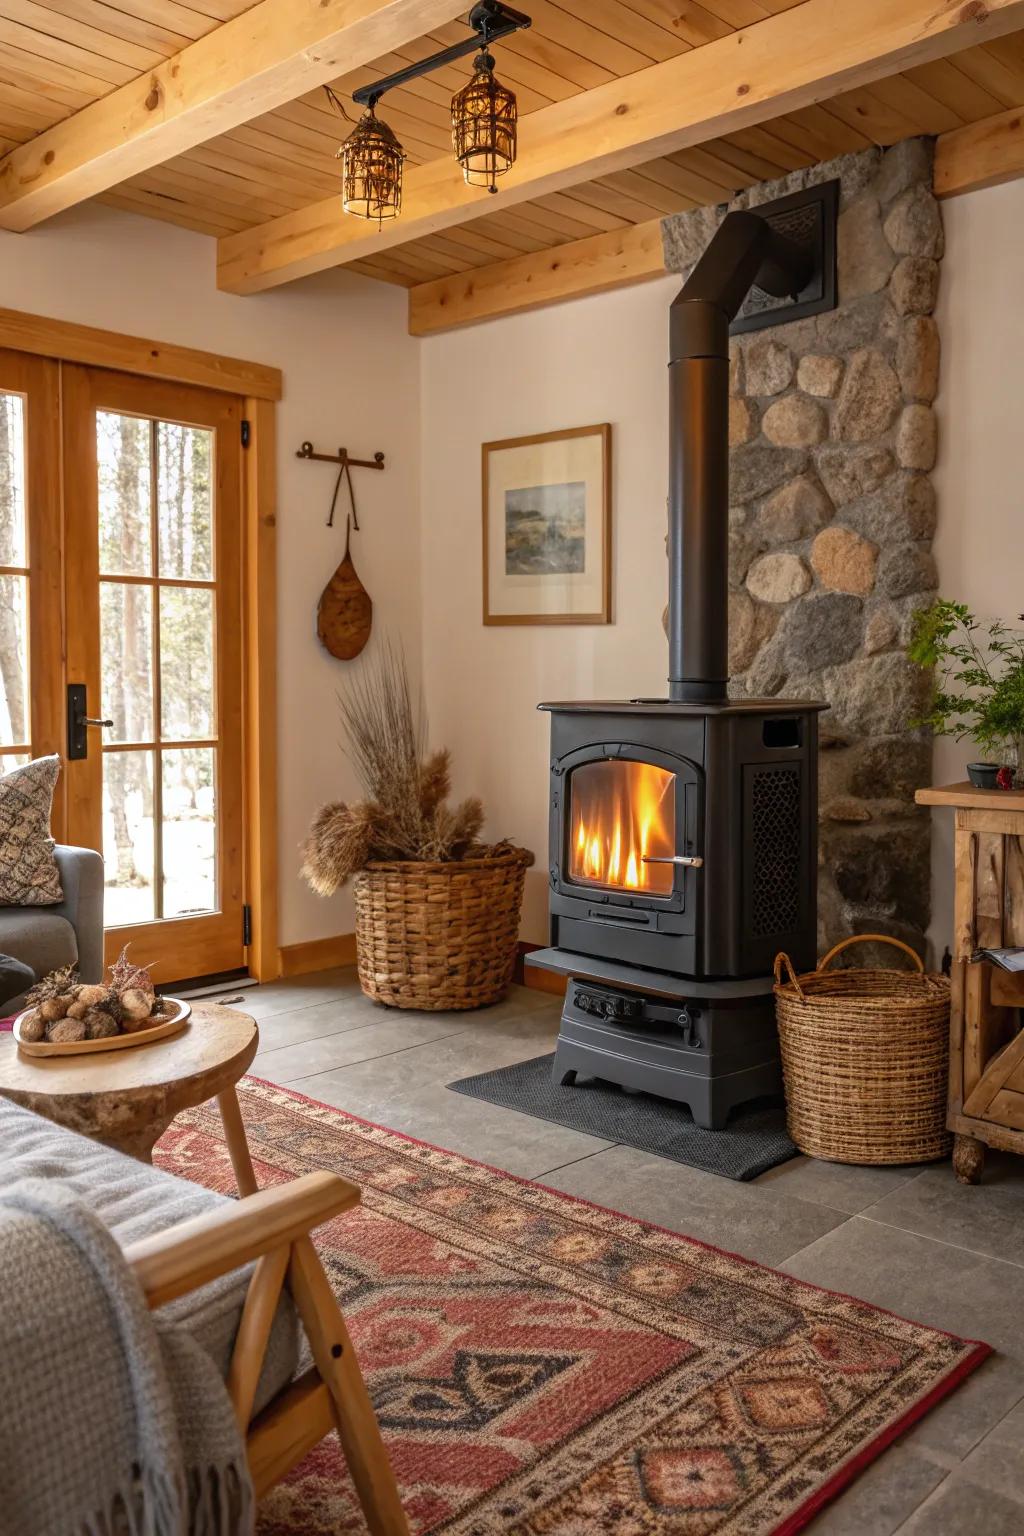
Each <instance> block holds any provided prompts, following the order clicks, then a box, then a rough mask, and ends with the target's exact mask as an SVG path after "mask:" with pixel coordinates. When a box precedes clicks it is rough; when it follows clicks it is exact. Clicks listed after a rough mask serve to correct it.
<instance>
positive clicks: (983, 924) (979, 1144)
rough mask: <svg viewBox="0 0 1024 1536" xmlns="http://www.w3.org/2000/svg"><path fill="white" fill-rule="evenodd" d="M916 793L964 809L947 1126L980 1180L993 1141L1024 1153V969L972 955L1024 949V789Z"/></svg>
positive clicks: (959, 829) (962, 1176)
mask: <svg viewBox="0 0 1024 1536" xmlns="http://www.w3.org/2000/svg"><path fill="white" fill-rule="evenodd" d="M916 798H917V802H918V804H919V805H940V806H941V805H944V806H950V807H952V808H953V811H954V813H955V827H956V832H955V845H954V869H955V912H954V925H953V926H954V938H953V975H952V981H953V999H952V1011H951V1016H950V1037H949V1100H948V1115H947V1120H946V1124H947V1126H948V1128H949V1129H950V1130H951V1131H953V1132H954V1133H955V1139H954V1142H953V1168H954V1170H955V1172H956V1176H957V1178H958V1179H959V1180H960V1182H961V1184H976V1183H977V1182H978V1180H979V1179H980V1178H981V1174H982V1169H983V1168H984V1166H985V1148H986V1147H1000V1148H1002V1149H1003V1150H1004V1151H1007V1152H1020V1153H1024V1031H1019V1032H1018V1028H1017V1025H1018V1014H1017V1009H1019V1008H1022V1007H1024V975H1011V974H1010V973H1009V972H1006V971H1001V970H999V969H998V968H997V967H996V966H993V965H990V964H989V963H988V962H987V961H981V962H980V963H975V962H974V961H973V960H972V959H971V956H972V955H973V954H974V953H975V951H976V950H979V949H993V948H998V949H1003V948H1010V947H1012V946H1015V945H1024V791H1021V790H1012V789H1007V790H1002V789H975V788H974V786H973V785H972V784H950V785H948V786H947V787H946V788H945V789H919V790H918V792H917V797H916Z"/></svg>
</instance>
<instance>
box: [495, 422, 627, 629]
mask: <svg viewBox="0 0 1024 1536" xmlns="http://www.w3.org/2000/svg"><path fill="white" fill-rule="evenodd" d="M611 456H612V429H611V427H610V426H609V425H608V424H607V423H605V424H604V425H603V426H597V427H571V428H570V429H569V430H568V431H566V432H538V433H536V434H535V435H534V436H533V437H511V438H507V439H506V440H505V441H504V442H500V443H484V445H483V493H484V496H483V501H484V506H483V511H484V623H485V624H610V623H611V616H612V614H611V608H612V547H611V546H612V501H611V496H612V492H611Z"/></svg>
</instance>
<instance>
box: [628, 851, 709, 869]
mask: <svg viewBox="0 0 1024 1536" xmlns="http://www.w3.org/2000/svg"><path fill="white" fill-rule="evenodd" d="M640 862H641V864H685V865H686V867H687V869H703V868H704V860H703V859H700V858H697V857H696V855H694V854H690V853H672V854H665V855H661V854H656V853H645V854H643V855H642V856H641V859H640Z"/></svg>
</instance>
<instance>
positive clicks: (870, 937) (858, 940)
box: [776, 933, 924, 976]
mask: <svg viewBox="0 0 1024 1536" xmlns="http://www.w3.org/2000/svg"><path fill="white" fill-rule="evenodd" d="M851 944H891V945H892V946H893V948H894V949H902V951H903V953H904V954H905V955H909V956H910V958H911V960H913V962H914V964H915V965H916V967H917V970H918V974H919V975H921V976H923V975H924V961H923V960H922V959H921V956H920V955H919V954H918V952H917V950H916V949H911V947H910V945H909V944H904V942H903V940H902V939H893V938H890V937H889V935H888V934H887V933H855V934H854V935H853V937H852V938H849V939H840V941H839V943H838V944H834V945H833V946H832V948H831V949H830V950H829V952H828V954H827V955H826V956H825V957H824V959H823V960H819V961H818V970H819V971H824V970H827V969H828V966H829V964H830V962H831V961H833V960H834V959H835V957H836V955H839V954H842V952H843V950H844V949H849V948H850V945H851ZM776 965H778V961H776Z"/></svg>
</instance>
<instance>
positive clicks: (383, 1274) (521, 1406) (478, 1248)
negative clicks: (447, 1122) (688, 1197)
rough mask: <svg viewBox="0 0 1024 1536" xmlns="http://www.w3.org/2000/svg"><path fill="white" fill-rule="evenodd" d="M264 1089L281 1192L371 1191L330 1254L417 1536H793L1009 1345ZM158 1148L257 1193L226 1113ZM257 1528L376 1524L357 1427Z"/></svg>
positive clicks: (199, 1173)
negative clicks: (982, 1340)
mask: <svg viewBox="0 0 1024 1536" xmlns="http://www.w3.org/2000/svg"><path fill="white" fill-rule="evenodd" d="M239 1096H240V1099H241V1103H242V1112H243V1115H244V1117H245V1122H246V1129H247V1132H248V1136H249V1144H250V1148H251V1151H252V1155H253V1162H254V1165H255V1168H256V1173H257V1177H258V1178H259V1180H260V1183H261V1184H264V1185H265V1184H276V1183H281V1182H283V1181H284V1180H287V1179H291V1178H294V1177H296V1176H297V1175H299V1174H303V1173H308V1172H310V1171H312V1170H314V1169H317V1168H329V1169H333V1170H334V1171H336V1172H338V1173H341V1174H343V1175H344V1176H345V1177H346V1178H349V1179H351V1180H352V1181H353V1182H354V1183H356V1184H358V1185H360V1187H361V1188H362V1191H363V1201H362V1205H361V1206H360V1207H359V1208H358V1209H356V1210H354V1211H351V1212H347V1213H346V1214H345V1215H343V1216H340V1217H338V1218H336V1219H335V1220H334V1221H332V1222H330V1223H328V1224H327V1225H326V1226H324V1227H323V1228H321V1229H320V1231H319V1233H318V1235H317V1245H318V1247H319V1249H320V1252H321V1255H322V1257H323V1259H324V1262H325V1265H326V1268H327V1272H328V1274H329V1275H330V1278H331V1282H332V1284H333V1286H334V1289H335V1291H336V1293H337V1295H338V1297H339V1299H340V1301H341V1304H342V1307H343V1308H344V1311H345V1314H346V1317H347V1320H348V1324H349V1328H350V1330H351V1332H352V1336H353V1339H354V1342H355V1345H356V1348H357V1350H358V1352H359V1357H360V1360H361V1362H362V1366H363V1370H364V1373H365V1375H366V1378H367V1381H368V1384H369V1386H370V1390H371V1393H372V1395H373V1399H374V1403H375V1406H376V1409H377V1414H378V1417H379V1419H380V1423H381V1426H382V1428H383V1431H384V1435H385V1439H386V1441H387V1444H388V1449H389V1452H390V1455H391V1459H392V1464H393V1466H394V1468H395V1472H396V1475H397V1477H398V1482H399V1487H400V1489H401V1491H402V1497H403V1502H404V1504H405V1509H406V1512H407V1514H408V1517H409V1523H410V1527H411V1529H412V1531H413V1532H414V1533H417V1536H425V1533H428V1532H430V1533H439V1536H440V1533H444V1536H497V1533H499V1532H501V1533H506V1532H507V1533H510V1536H709V1533H712V1532H713V1533H716V1536H718V1533H721V1536H790V1533H792V1532H795V1531H797V1530H799V1529H800V1528H801V1527H802V1526H803V1525H805V1524H806V1523H807V1521H808V1520H810V1519H811V1517H812V1516H813V1515H814V1514H815V1513H816V1512H817V1511H818V1510H819V1509H820V1508H821V1507H822V1505H823V1504H825V1503H826V1502H827V1501H828V1500H829V1499H831V1498H833V1497H834V1496H835V1495H836V1494H837V1493H838V1492H839V1491H840V1490H841V1489H842V1488H843V1487H845V1486H846V1484H847V1483H849V1482H850V1481H851V1480H852V1479H853V1478H854V1477H856V1475H857V1474H858V1473H859V1472H860V1471H862V1470H863V1468H864V1467H866V1466H867V1465H868V1464H869V1463H870V1462H871V1461H872V1460H874V1458H875V1457H876V1456H878V1455H879V1454H880V1453H881V1452H882V1451H883V1450H884V1449H885V1447H886V1446H887V1445H889V1444H890V1443H891V1442H892V1441H893V1440H894V1439H895V1438H896V1437H897V1435H899V1434H901V1433H902V1432H903V1431H905V1430H906V1429H907V1428H908V1427H909V1426H910V1425H911V1424H912V1423H914V1421H915V1420H917V1419H918V1418H920V1417H921V1416H922V1415H923V1414H924V1413H926V1412H927V1411H928V1409H929V1408H931V1407H932V1406H933V1405H934V1404H935V1403H936V1402H938V1401H939V1399H940V1398H942V1397H944V1396H945V1394H946V1393H948V1392H949V1391H951V1390H952V1389H953V1388H954V1387H955V1386H956V1385H957V1384H958V1383H959V1382H960V1381H962V1380H963V1379H964V1377H965V1376H967V1375H968V1374H969V1372H971V1371H972V1370H973V1369H974V1368H975V1367H976V1366H977V1365H979V1364H980V1363H981V1361H982V1360H983V1359H984V1358H985V1356H986V1355H987V1354H988V1353H989V1350H988V1346H987V1345H985V1344H979V1343H975V1342H971V1341H969V1340H965V1339H959V1338H954V1337H952V1336H951V1335H949V1334H946V1333H941V1332H939V1331H938V1330H936V1329H934V1328H925V1327H922V1326H920V1325H919V1324H916V1323H911V1322H906V1321H905V1320H903V1319H902V1318H898V1317H894V1316H893V1315H892V1314H891V1313H889V1312H884V1311H881V1310H880V1309H879V1308H877V1307H873V1306H868V1305H866V1304H865V1303H864V1302H861V1301H855V1300H852V1299H851V1298H849V1297H846V1296H839V1295H836V1294H833V1293H832V1292H829V1291H822V1290H818V1289H816V1288H815V1287H813V1286H810V1285H806V1284H804V1283H803V1282H801V1281H799V1280H795V1279H793V1278H792V1277H791V1276H789V1275H785V1274H780V1273H779V1272H777V1271H775V1270H771V1269H765V1268H764V1267H762V1266H761V1265H758V1264H752V1263H749V1262H748V1261H747V1260H745V1259H741V1258H737V1257H735V1256H734V1255H732V1254H728V1253H723V1252H721V1251H720V1250H718V1249H716V1248H709V1247H706V1246H705V1245H704V1244H701V1243H697V1242H694V1241H692V1240H691V1239H689V1238H685V1237H680V1236H678V1235H676V1234H675V1233H672V1232H666V1231H663V1230H661V1229H660V1228H657V1227H652V1226H648V1225H647V1224H645V1223H644V1222H640V1221H635V1220H632V1219H631V1218H629V1217H626V1216H621V1215H617V1214H616V1213H615V1212H614V1211H609V1210H603V1209H601V1208H599V1207H597V1206H593V1205H588V1204H586V1203H585V1202H582V1201H579V1200H575V1199H572V1198H570V1197H568V1196H566V1195H562V1194H558V1193H556V1192H555V1191H552V1190H549V1189H545V1188H544V1187H543V1186H541V1185H538V1184H531V1183H527V1182H524V1181H522V1180H519V1179H516V1178H513V1177H511V1176H510V1175H508V1174H503V1173H498V1172H496V1171H494V1170H492V1169H490V1168H486V1167H484V1166H482V1165H481V1164H479V1163H474V1162H470V1161H468V1160H467V1159H465V1158H462V1157H458V1156H456V1155H455V1154H453V1153H451V1152H445V1151H441V1150H440V1149H438V1148H437V1147H431V1146H427V1145H425V1144H423V1143H421V1142H416V1141H411V1140H409V1139H408V1138H406V1137H404V1136H400V1135H397V1134H396V1133H395V1132H392V1131H388V1130H384V1129H382V1128H381V1127H380V1126H375V1125H369V1124H367V1123H365V1122H364V1121H361V1120H358V1119H354V1118H352V1117H350V1116H348V1115H345V1114H342V1113H341V1112H340V1111H339V1110H336V1109H331V1108H328V1107H327V1106H324V1105H320V1104H315V1103H313V1102H311V1101H310V1100H309V1099H305V1098H303V1097H301V1096H300V1095H298V1094H295V1093H291V1092H289V1091H287V1090H285V1089H282V1088H274V1087H271V1086H269V1085H267V1084H263V1083H259V1082H256V1081H254V1080H253V1079H247V1080H245V1081H244V1082H243V1084H242V1085H241V1087H240V1091H239ZM156 1158H157V1161H158V1162H159V1163H161V1164H162V1165H163V1166H164V1167H167V1168H170V1169H172V1170H173V1171H174V1172H176V1173H179V1174H181V1175H183V1176H185V1177H187V1178H191V1179H196V1180H198V1181H199V1182H201V1183H204V1184H207V1185H209V1186H210V1187H211V1188H217V1189H222V1190H225V1191H231V1192H233V1190H234V1181H233V1177H232V1173H231V1165H230V1163H229V1161H228V1156H227V1149H226V1147H225V1145H224V1139H223V1131H222V1128H221V1123H220V1117H219V1114H218V1112H217V1108H216V1105H209V1106H204V1107H203V1108H200V1109H198V1110H194V1111H192V1112H190V1113H188V1114H186V1115H182V1116H181V1117H180V1118H179V1119H178V1120H177V1121H176V1122H175V1123H174V1125H173V1126H172V1127H171V1129H170V1130H169V1131H168V1132H167V1134H166V1135H165V1136H164V1137H163V1139H162V1141H161V1142H160V1143H159V1145H158V1146H157V1149H156ZM258 1530H259V1536H340V1533H350V1532H351V1533H356V1532H362V1531H364V1530H365V1526H364V1524H363V1520H362V1516H361V1514H360V1512H359V1509H358V1506H357V1505H356V1503H355V1499H354V1495H353V1493H352V1489H351V1485H350V1483H349V1481H348V1478H347V1475H346V1472H345V1468H344V1462H343V1459H342V1456H341V1452H340V1449H339V1448H338V1446H337V1444H336V1441H335V1437H334V1436H333V1435H332V1436H330V1437H329V1438H328V1439H327V1440H325V1441H323V1442H322V1444H321V1445H320V1446H319V1447H318V1448H317V1449H316V1451H314V1452H313V1453H312V1454H311V1455H310V1456H309V1457H307V1459H306V1460H305V1461H304V1462H303V1463H302V1464H301V1465H300V1466H298V1467H297V1468H296V1469H295V1470H294V1471H293V1472H292V1473H291V1474H290V1475H289V1477H288V1478H287V1479H286V1481H285V1482H284V1483H282V1484H280V1485H279V1486H278V1487H277V1488H275V1489H274V1490H273V1492H272V1493H271V1494H270V1495H269V1496H268V1497H267V1499H266V1500H265V1501H264V1502H263V1504H262V1505H261V1511H260V1520H259V1527H258Z"/></svg>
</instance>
